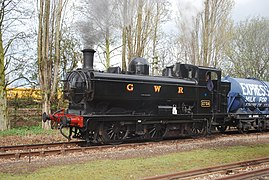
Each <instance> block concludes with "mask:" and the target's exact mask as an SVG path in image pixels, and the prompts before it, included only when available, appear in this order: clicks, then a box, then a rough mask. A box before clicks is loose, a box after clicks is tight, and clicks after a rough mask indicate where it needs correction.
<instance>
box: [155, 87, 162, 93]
mask: <svg viewBox="0 0 269 180" xmlns="http://www.w3.org/2000/svg"><path fill="white" fill-rule="evenodd" d="M161 87H162V86H154V91H155V92H160V91H161Z"/></svg>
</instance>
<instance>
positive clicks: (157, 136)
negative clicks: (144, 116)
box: [145, 124, 166, 141]
mask: <svg viewBox="0 0 269 180" xmlns="http://www.w3.org/2000/svg"><path fill="white" fill-rule="evenodd" d="M165 133H166V125H163V124H153V125H149V126H148V127H147V133H146V135H145V137H146V138H147V139H152V140H156V141H159V140H162V139H163V137H164V135H165Z"/></svg>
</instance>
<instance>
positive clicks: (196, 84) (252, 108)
mask: <svg viewBox="0 0 269 180" xmlns="http://www.w3.org/2000/svg"><path fill="white" fill-rule="evenodd" d="M82 52H83V57H84V61H83V68H81V69H77V70H74V71H72V72H70V73H69V74H67V76H66V79H65V80H64V90H63V91H64V98H65V99H68V100H69V106H68V108H67V109H66V110H59V111H56V112H55V113H53V114H48V115H47V114H46V113H44V114H43V121H44V122H45V121H47V120H51V121H52V122H54V123H57V124H58V127H59V129H60V131H61V133H62V134H63V135H64V136H65V137H66V138H68V139H71V137H72V138H79V139H84V140H86V141H87V142H88V143H121V142H123V141H126V140H132V139H149V140H161V139H163V138H169V137H182V136H193V135H204V134H207V133H210V132H211V129H213V128H217V129H218V130H219V131H221V132H224V131H225V130H226V128H227V127H228V126H229V127H236V128H237V129H238V130H239V131H240V132H246V131H248V130H249V129H251V128H254V129H257V130H259V131H264V130H266V129H268V128H269V87H268V86H269V83H268V82H263V81H260V80H256V79H240V78H232V77H225V78H223V79H221V71H220V70H219V69H216V68H210V67H201V66H194V65H190V64H181V63H176V64H175V65H173V66H169V67H166V68H165V69H164V70H163V74H162V76H150V75H149V63H148V61H147V60H146V59H144V58H134V59H132V61H131V62H130V64H129V66H128V71H127V72H125V73H122V72H121V69H120V67H110V68H109V69H108V70H107V72H100V71H95V70H94V69H93V60H94V53H95V51H94V50H93V49H84V50H83V51H82ZM66 127H67V128H69V134H68V135H66V134H65V133H64V132H63V131H62V129H63V128H66Z"/></svg>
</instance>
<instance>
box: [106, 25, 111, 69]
mask: <svg viewBox="0 0 269 180" xmlns="http://www.w3.org/2000/svg"><path fill="white" fill-rule="evenodd" d="M109 38H110V37H109V29H108V28H106V35H105V41H106V47H105V53H106V69H108V68H109V67H110V39H109Z"/></svg>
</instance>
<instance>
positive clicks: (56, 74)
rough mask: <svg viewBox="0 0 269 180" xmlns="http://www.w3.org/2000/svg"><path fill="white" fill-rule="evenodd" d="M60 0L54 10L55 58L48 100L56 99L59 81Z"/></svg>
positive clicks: (53, 100) (61, 6)
mask: <svg viewBox="0 0 269 180" xmlns="http://www.w3.org/2000/svg"><path fill="white" fill-rule="evenodd" d="M62 8H63V5H62V0H59V2H58V6H57V11H56V25H55V56H54V57H55V58H54V66H53V67H54V69H53V82H52V91H51V96H50V102H55V100H56V99H57V85H58V82H59V68H60V40H61V37H60V36H61V34H60V32H61V15H62Z"/></svg>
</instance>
